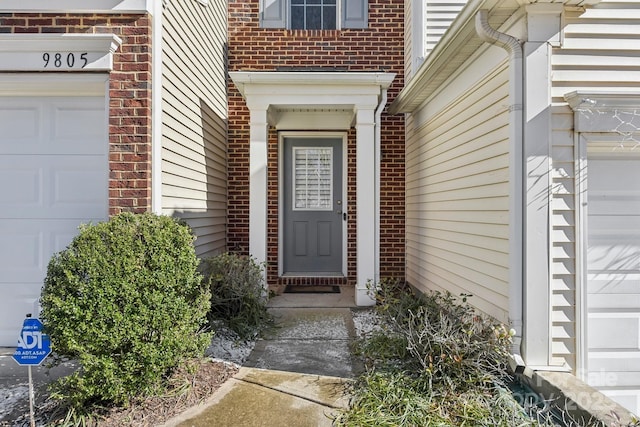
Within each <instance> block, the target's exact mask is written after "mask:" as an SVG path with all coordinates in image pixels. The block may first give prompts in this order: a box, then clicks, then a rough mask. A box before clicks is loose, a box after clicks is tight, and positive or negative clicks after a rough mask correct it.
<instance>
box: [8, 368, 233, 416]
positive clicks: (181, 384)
mask: <svg viewBox="0 0 640 427" xmlns="http://www.w3.org/2000/svg"><path fill="white" fill-rule="evenodd" d="M238 369H239V368H238V366H237V365H235V364H233V363H229V362H224V361H218V360H212V359H208V358H207V359H205V358H203V359H198V360H192V361H190V362H189V363H187V364H186V366H185V367H184V368H181V369H180V370H178V371H177V372H175V373H174V374H173V375H172V376H171V378H170V379H169V388H168V390H167V391H166V393H165V394H164V395H163V396H157V397H149V398H146V399H140V400H137V401H134V402H132V403H131V405H130V406H129V407H128V408H110V409H105V412H104V413H102V414H101V415H100V416H99V417H95V418H94V420H92V422H90V423H89V424H88V425H91V426H96V427H114V426H141V427H142V426H157V425H159V424H162V423H164V422H166V421H168V420H169V419H171V418H172V417H174V416H176V415H178V414H180V413H182V412H184V411H185V410H186V409H188V408H190V407H192V406H195V405H197V404H199V403H202V402H203V401H205V400H206V399H207V398H209V397H210V396H211V395H212V394H213V393H214V392H215V391H216V390H218V389H219V388H220V386H221V385H222V384H223V383H224V382H225V381H227V380H228V379H230V378H231V377H232V376H233V375H235V374H236V372H238ZM37 415H38V421H37V424H38V425H43V424H46V425H56V424H58V423H60V422H61V420H62V419H64V417H65V415H66V414H65V413H62V411H61V410H60V408H58V407H57V405H56V403H55V402H45V403H44V404H43V405H41V406H40V407H39V408H37ZM56 421H58V423H56ZM0 426H29V412H28V408H27V412H26V413H25V414H23V415H20V416H19V417H17V418H16V419H14V420H7V419H5V420H3V421H0Z"/></svg>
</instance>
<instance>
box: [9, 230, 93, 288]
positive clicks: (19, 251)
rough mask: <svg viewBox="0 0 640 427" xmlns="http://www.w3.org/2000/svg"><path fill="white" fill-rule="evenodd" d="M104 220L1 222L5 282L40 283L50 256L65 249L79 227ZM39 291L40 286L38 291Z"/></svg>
mask: <svg viewBox="0 0 640 427" xmlns="http://www.w3.org/2000/svg"><path fill="white" fill-rule="evenodd" d="M103 220H104V218H88V219H85V220H82V221H81V222H79V221H77V220H69V219H67V220H38V221H33V220H22V219H12V220H6V219H5V220H2V221H0V234H1V235H2V240H3V242H2V245H1V246H0V271H2V281H1V282H0V283H5V282H16V283H18V282H41V281H42V279H43V278H44V275H45V273H46V268H47V264H48V262H49V259H50V257H51V255H52V254H53V253H55V252H59V251H61V250H62V249H64V248H66V247H67V245H68V244H69V243H70V242H71V240H73V238H74V237H75V236H76V235H77V234H78V227H79V225H80V223H85V224H86V223H97V222H99V221H103ZM37 288H38V289H39V285H38V287H37Z"/></svg>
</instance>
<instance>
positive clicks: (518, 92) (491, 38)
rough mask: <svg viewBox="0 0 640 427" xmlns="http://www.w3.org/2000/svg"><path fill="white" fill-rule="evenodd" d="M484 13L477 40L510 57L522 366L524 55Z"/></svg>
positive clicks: (514, 290)
mask: <svg viewBox="0 0 640 427" xmlns="http://www.w3.org/2000/svg"><path fill="white" fill-rule="evenodd" d="M487 16H488V13H487V11H486V10H479V11H478V13H477V14H476V21H475V26H476V32H477V33H478V36H480V38H481V39H482V40H483V41H485V42H487V43H491V44H495V45H496V46H499V47H501V48H503V49H504V50H506V51H507V53H508V54H509V115H510V117H509V122H510V124H511V126H510V128H509V193H510V195H511V197H509V322H510V323H511V328H512V329H513V330H515V335H514V336H513V348H512V351H513V353H514V356H515V359H516V361H517V362H518V364H519V365H520V366H522V367H523V366H524V363H520V362H522V357H521V356H520V355H521V345H522V341H523V340H522V336H523V331H522V312H523V308H522V307H523V302H524V298H523V291H522V288H523V286H524V277H523V254H524V251H523V242H524V239H523V235H522V224H523V208H522V202H523V178H522V174H523V167H524V163H523V157H522V153H523V150H522V147H523V142H524V133H523V129H524V126H523V123H524V118H523V100H524V90H523V87H524V72H523V54H522V45H521V44H520V40H518V39H517V38H515V37H513V36H510V35H508V34H505V33H500V32H498V31H496V30H494V29H493V28H491V26H489V22H488V17H487Z"/></svg>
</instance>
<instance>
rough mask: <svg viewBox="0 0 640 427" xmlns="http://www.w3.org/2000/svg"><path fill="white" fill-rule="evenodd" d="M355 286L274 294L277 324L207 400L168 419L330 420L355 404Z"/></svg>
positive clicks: (300, 425)
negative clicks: (350, 393)
mask: <svg viewBox="0 0 640 427" xmlns="http://www.w3.org/2000/svg"><path fill="white" fill-rule="evenodd" d="M353 301H354V295H353V290H352V289H351V288H342V290H341V293H340V294H282V295H280V296H277V297H275V298H273V299H272V300H271V301H270V304H269V306H270V308H269V310H270V312H271V313H272V314H273V315H274V317H275V319H276V328H275V329H274V331H273V332H272V333H270V334H268V335H267V336H265V337H264V338H263V339H261V340H259V341H258V342H257V343H256V346H255V348H254V350H253V351H252V353H251V354H250V356H249V358H248V360H247V362H246V363H245V366H244V367H242V368H241V369H240V371H239V372H238V374H237V375H235V377H234V378H232V379H231V380H229V381H227V382H226V383H225V384H224V385H223V386H222V387H221V388H220V389H219V390H218V391H217V392H216V393H215V394H214V395H213V396H212V397H211V398H210V399H209V400H208V401H206V402H204V403H203V404H202V405H198V406H197V407H193V408H191V409H190V410H188V411H186V412H184V413H182V414H181V415H180V416H178V417H175V418H173V419H171V420H170V421H168V422H167V423H166V424H165V426H182V427H191V426H194V427H197V426H230V427H231V426H233V427H243V426H247V427H257V426H265V427H272V426H287V427H304V426H309V427H315V426H331V425H332V423H333V418H334V417H335V415H336V414H337V413H338V411H340V410H341V409H343V408H346V407H347V405H348V400H349V396H348V385H349V383H350V382H351V380H352V378H353V377H354V376H355V374H356V373H357V372H358V370H359V366H358V365H357V363H355V361H354V360H353V358H352V354H351V351H350V345H351V342H352V341H353V339H354V338H355V330H354V326H353V318H352V311H351V309H350V307H352V306H353Z"/></svg>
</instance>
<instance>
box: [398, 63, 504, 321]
mask: <svg viewBox="0 0 640 427" xmlns="http://www.w3.org/2000/svg"><path fill="white" fill-rule="evenodd" d="M466 83H467V84H468V83H469V82H466ZM450 87H451V88H452V90H458V91H460V95H459V97H458V98H457V99H455V101H454V102H451V103H449V105H448V106H447V108H445V109H442V110H440V111H438V112H437V114H430V113H428V112H426V111H420V110H419V111H416V112H415V113H414V114H412V115H410V116H408V120H407V129H408V139H407V148H406V159H407V163H406V239H407V280H408V282H409V283H410V284H411V285H413V286H415V287H417V288H418V289H420V290H423V291H425V290H428V289H431V290H439V291H444V290H448V291H450V292H451V293H452V294H453V295H458V294H460V293H466V294H471V295H473V296H472V297H471V299H470V302H471V304H473V305H475V306H476V307H477V308H478V309H480V310H482V311H484V312H485V313H487V314H490V315H492V316H493V317H495V318H496V319H498V320H500V321H502V322H505V323H506V322H508V273H509V265H508V247H509V235H508V216H509V215H508V199H509V194H508V193H509V191H508V129H509V126H508V111H507V105H508V86H507V66H506V64H502V65H501V66H500V67H499V68H498V69H497V70H494V71H493V72H492V73H490V74H488V75H487V77H486V78H484V79H483V80H482V81H480V82H476V83H474V84H471V85H470V86H469V88H468V89H467V90H464V89H462V88H461V87H460V86H459V85H457V84H452V85H450Z"/></svg>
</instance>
